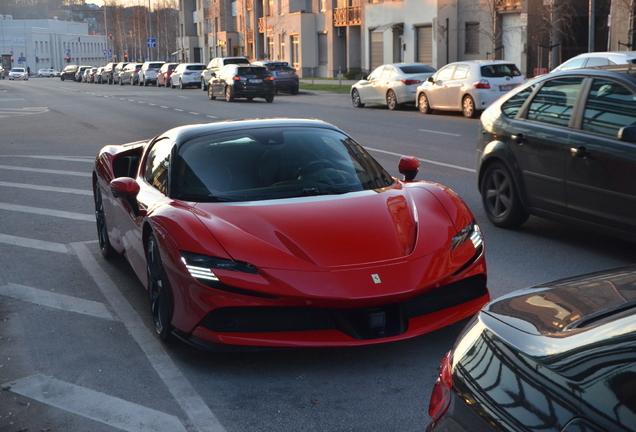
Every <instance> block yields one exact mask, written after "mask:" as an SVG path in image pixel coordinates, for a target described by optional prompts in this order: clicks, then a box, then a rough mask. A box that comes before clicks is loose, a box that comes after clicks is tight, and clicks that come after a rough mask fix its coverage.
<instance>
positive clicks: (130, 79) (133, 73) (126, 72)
mask: <svg viewBox="0 0 636 432" xmlns="http://www.w3.org/2000/svg"><path fill="white" fill-rule="evenodd" d="M142 65H143V63H128V64H127V65H126V67H124V69H122V71H121V72H120V74H119V79H118V82H119V85H120V86H123V85H124V84H130V85H135V84H137V81H138V80H139V75H138V74H139V70H140V69H141V66H142Z"/></svg>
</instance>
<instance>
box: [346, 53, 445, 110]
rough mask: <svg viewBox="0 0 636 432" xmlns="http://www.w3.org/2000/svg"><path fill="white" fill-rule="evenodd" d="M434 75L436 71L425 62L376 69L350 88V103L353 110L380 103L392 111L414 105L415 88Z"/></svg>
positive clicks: (391, 65)
mask: <svg viewBox="0 0 636 432" xmlns="http://www.w3.org/2000/svg"><path fill="white" fill-rule="evenodd" d="M434 73H435V69H434V68H432V67H430V66H429V65H427V64H424V63H392V64H384V65H382V66H378V67H377V68H375V70H374V71H373V72H371V74H370V75H369V76H367V77H366V78H365V79H361V80H360V81H358V82H357V83H355V84H354V85H352V86H351V102H352V103H353V106H354V107H356V108H362V107H364V106H365V105H366V104H380V105H386V106H387V107H388V108H389V109H390V110H394V109H396V108H399V107H400V105H403V104H406V103H413V102H415V94H416V90H417V86H418V85H419V84H421V83H422V82H424V80H426V79H427V78H428V77H430V76H431V75H433V74H434Z"/></svg>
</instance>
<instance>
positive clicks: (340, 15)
mask: <svg viewBox="0 0 636 432" xmlns="http://www.w3.org/2000/svg"><path fill="white" fill-rule="evenodd" d="M360 24H361V20H360V6H348V7H342V8H335V9H334V10H333V25H334V26H335V27H344V26H348V25H360Z"/></svg>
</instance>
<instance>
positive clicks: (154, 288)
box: [146, 234, 174, 341]
mask: <svg viewBox="0 0 636 432" xmlns="http://www.w3.org/2000/svg"><path fill="white" fill-rule="evenodd" d="M146 266H147V269H148V293H149V295H150V309H151V311H152V318H153V320H154V322H155V331H156V332H157V335H158V336H159V338H160V339H161V340H164V341H165V340H168V339H169V338H170V334H171V333H172V329H173V327H172V314H173V311H174V301H173V298H172V290H171V289H170V283H169V282H168V277H167V276H166V271H165V269H164V267H163V262H162V261H161V255H160V253H159V244H158V243H157V238H156V237H155V236H154V234H150V236H149V237H148V241H147V242H146Z"/></svg>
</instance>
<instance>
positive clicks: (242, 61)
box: [223, 58, 249, 65]
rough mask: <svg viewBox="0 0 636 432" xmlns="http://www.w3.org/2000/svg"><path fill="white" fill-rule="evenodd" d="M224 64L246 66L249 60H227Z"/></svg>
mask: <svg viewBox="0 0 636 432" xmlns="http://www.w3.org/2000/svg"><path fill="white" fill-rule="evenodd" d="M223 63H224V64H226V65H227V64H245V63H249V60H248V59H241V58H235V59H225V60H223Z"/></svg>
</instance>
